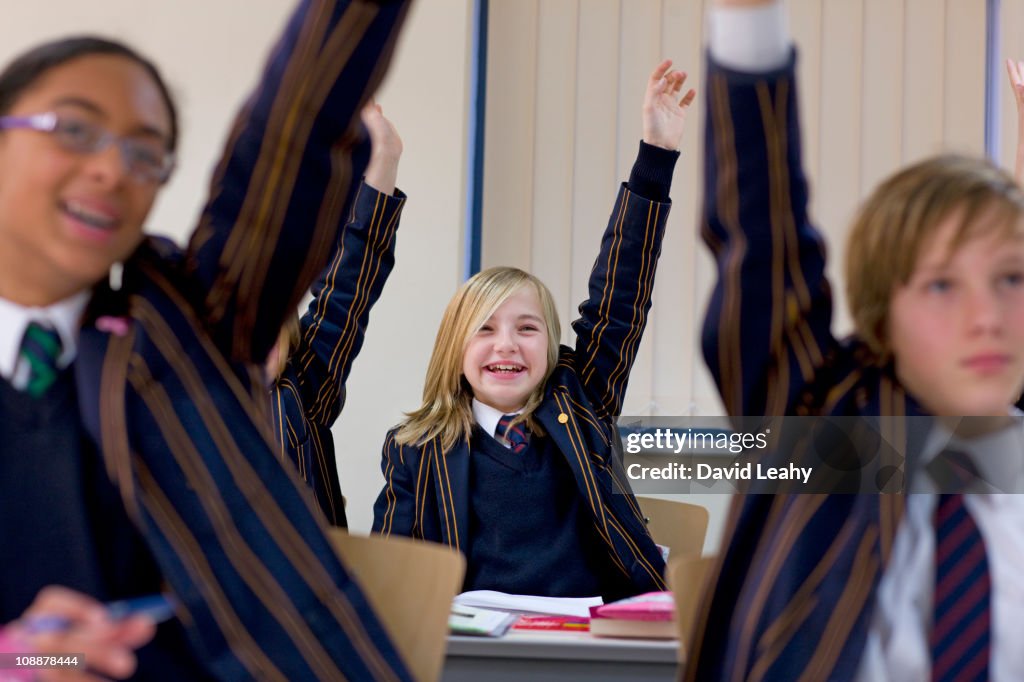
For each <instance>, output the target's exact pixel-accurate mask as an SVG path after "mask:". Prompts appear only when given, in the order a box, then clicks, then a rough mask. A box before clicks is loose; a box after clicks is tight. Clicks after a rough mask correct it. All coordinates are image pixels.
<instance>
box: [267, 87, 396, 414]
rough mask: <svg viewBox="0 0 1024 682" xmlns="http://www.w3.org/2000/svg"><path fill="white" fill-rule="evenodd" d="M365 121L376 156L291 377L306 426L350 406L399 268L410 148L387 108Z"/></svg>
mask: <svg viewBox="0 0 1024 682" xmlns="http://www.w3.org/2000/svg"><path fill="white" fill-rule="evenodd" d="M363 121H364V123H365V124H366V127H367V129H368V130H369V132H370V140H371V143H372V153H371V157H370V164H369V165H368V166H367V169H366V177H365V180H364V182H363V183H362V185H361V186H360V187H359V190H358V192H357V194H356V198H355V202H354V203H353V206H352V212H351V214H350V216H349V219H348V222H347V223H346V225H345V227H344V228H343V229H342V231H341V234H340V235H339V236H338V242H337V245H336V247H335V250H334V255H333V257H332V259H331V262H330V264H329V265H328V267H327V269H326V270H324V272H323V273H321V276H320V279H319V280H318V281H317V283H316V285H315V286H314V288H313V300H312V301H311V302H310V304H309V308H308V309H307V310H306V314H305V315H303V317H302V320H301V321H300V324H299V327H300V330H301V331H300V340H299V344H298V346H297V347H296V348H295V349H294V350H293V352H292V353H291V355H290V357H289V360H288V370H289V371H287V372H286V373H285V375H286V376H288V377H289V378H290V379H291V380H292V381H294V382H295V384H296V386H295V388H296V390H298V391H299V393H300V395H301V396H302V404H303V407H304V409H305V413H306V418H307V419H308V420H310V421H312V422H316V423H319V424H323V425H325V426H328V427H329V426H330V425H331V424H333V423H334V420H335V419H337V418H338V415H339V414H340V413H341V409H342V407H343V406H344V404H345V380H346V379H347V378H348V374H349V371H350V370H351V369H352V361H353V360H354V359H355V357H356V355H357V354H358V353H359V349H360V348H361V347H362V345H363V338H364V336H365V334H366V325H367V323H368V322H369V317H370V308H371V307H372V306H373V304H374V303H376V302H377V299H378V298H380V294H381V292H382V291H383V289H384V283H385V281H386V280H387V278H388V275H389V274H391V270H392V268H393V267H394V264H395V251H394V249H395V232H396V230H397V229H398V222H399V218H400V217H401V214H402V209H403V208H404V206H405V195H404V194H402V193H401V192H397V191H396V190H395V180H396V178H397V176H398V162H399V159H400V158H401V156H402V140H401V138H400V137H399V136H398V132H397V131H396V130H395V128H394V126H393V125H392V124H391V122H390V121H388V120H387V119H386V118H385V117H384V115H383V113H382V112H381V109H380V106H379V105H376V104H372V105H368V106H367V107H366V108H365V109H364V110H363Z"/></svg>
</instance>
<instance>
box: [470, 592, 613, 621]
mask: <svg viewBox="0 0 1024 682" xmlns="http://www.w3.org/2000/svg"><path fill="white" fill-rule="evenodd" d="M603 603H604V602H603V601H602V600H601V597H537V596H534V595H529V594H507V593H505V592H495V591H493V590H473V591H471V592H463V593H462V594H459V595H456V597H455V601H454V602H453V604H455V605H458V606H476V607H481V608H485V609H497V610H499V611H512V612H516V613H540V614H546V615H553V616H577V617H580V618H587V617H589V616H590V607H591V606H600V605H601V604H603Z"/></svg>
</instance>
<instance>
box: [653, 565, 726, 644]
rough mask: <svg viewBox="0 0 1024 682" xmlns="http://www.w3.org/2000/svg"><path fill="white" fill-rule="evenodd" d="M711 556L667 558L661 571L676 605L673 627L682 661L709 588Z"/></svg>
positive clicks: (690, 642) (711, 566)
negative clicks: (666, 563)
mask: <svg viewBox="0 0 1024 682" xmlns="http://www.w3.org/2000/svg"><path fill="white" fill-rule="evenodd" d="M715 561H716V558H715V557H713V556H707V557H702V556H700V555H697V554H691V555H690V556H681V557H676V558H674V559H673V558H670V559H669V561H668V566H667V567H666V569H665V572H666V577H667V578H668V587H669V589H670V590H672V597H673V599H674V600H675V603H676V628H677V632H678V633H679V660H680V662H685V661H686V656H687V654H688V652H689V651H690V647H691V645H692V640H693V626H694V622H695V621H696V619H697V612H698V609H699V608H700V605H701V601H702V600H703V599H704V598H705V595H706V594H707V591H708V589H709V587H710V581H711V569H712V568H713V567H714V565H715Z"/></svg>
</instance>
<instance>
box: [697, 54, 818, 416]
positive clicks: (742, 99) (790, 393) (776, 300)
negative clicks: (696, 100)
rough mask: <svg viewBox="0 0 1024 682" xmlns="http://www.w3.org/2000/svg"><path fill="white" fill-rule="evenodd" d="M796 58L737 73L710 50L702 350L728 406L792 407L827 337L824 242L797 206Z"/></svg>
mask: <svg viewBox="0 0 1024 682" xmlns="http://www.w3.org/2000/svg"><path fill="white" fill-rule="evenodd" d="M794 74H795V56H794V57H793V58H792V59H791V61H790V64H789V65H788V66H786V67H785V68H784V69H782V70H781V71H779V72H776V73H769V74H757V75H752V74H742V73H737V72H732V71H729V70H728V69H725V68H722V67H720V66H718V65H716V64H715V63H714V62H713V61H711V60H710V59H709V67H708V81H707V84H706V86H705V93H706V103H707V109H706V113H707V118H706V125H705V146H704V148H705V154H704V158H705V160H704V164H705V166H704V219H703V225H702V230H703V238H704V241H705V242H706V243H707V244H708V246H709V247H710V248H711V251H712V255H713V257H714V259H715V264H716V267H717V271H718V280H717V282H716V284H715V288H714V290H713V292H712V296H711V301H710V303H709V306H708V309H707V314H706V317H705V320H704V329H703V350H704V358H705V360H706V362H707V364H708V367H709V368H710V370H711V374H712V375H713V376H714V379H715V381H716V383H717V385H718V389H719V391H720V393H721V395H722V400H723V402H724V404H725V408H726V410H727V411H728V412H729V414H732V415H782V414H787V413H790V411H791V407H792V406H793V405H794V403H795V402H796V400H798V399H799V398H800V393H801V391H803V390H804V388H805V387H807V386H809V385H810V384H812V383H813V382H814V380H815V378H816V376H817V374H818V373H819V372H820V371H821V368H822V367H823V366H824V364H825V363H826V360H827V358H828V356H829V354H830V352H831V351H832V350H833V349H834V347H835V345H836V342H835V339H834V338H833V337H832V335H831V332H830V324H831V317H832V299H831V291H830V289H829V285H828V282H827V281H826V279H825V250H824V246H823V242H822V239H821V236H820V235H819V233H818V232H817V230H816V229H815V228H814V226H813V225H812V224H811V222H810V220H809V218H808V215H807V181H806V179H805V178H804V174H803V169H802V167H801V163H800V154H801V150H800V130H799V119H798V116H797V107H796V103H797V97H796V86H795V78H794Z"/></svg>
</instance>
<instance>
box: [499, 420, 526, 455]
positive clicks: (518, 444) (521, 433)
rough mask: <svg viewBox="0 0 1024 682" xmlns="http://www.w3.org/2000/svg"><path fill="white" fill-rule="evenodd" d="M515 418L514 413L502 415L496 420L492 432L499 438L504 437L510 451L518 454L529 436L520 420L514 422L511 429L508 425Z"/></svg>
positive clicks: (523, 448) (524, 447) (524, 446)
mask: <svg viewBox="0 0 1024 682" xmlns="http://www.w3.org/2000/svg"><path fill="white" fill-rule="evenodd" d="M515 418H516V415H514V414H505V415H502V416H501V419H499V420H498V428H496V429H495V430H494V432H495V433H496V434H497V435H498V437H499V438H504V439H505V442H506V443H508V445H509V448H511V450H512V452H514V453H516V454H517V455H518V454H519V453H521V452H522V451H523V450H525V449H526V444H527V443H529V441H530V437H529V436H528V435H527V433H526V425H525V424H523V423H522V422H520V423H518V424H516V425H515V426H514V427H512V428H511V429H510V428H509V427H508V425H509V424H511V423H512V420H513V419H515Z"/></svg>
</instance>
